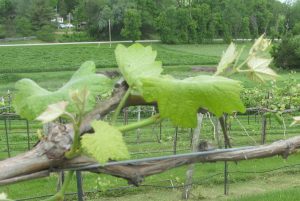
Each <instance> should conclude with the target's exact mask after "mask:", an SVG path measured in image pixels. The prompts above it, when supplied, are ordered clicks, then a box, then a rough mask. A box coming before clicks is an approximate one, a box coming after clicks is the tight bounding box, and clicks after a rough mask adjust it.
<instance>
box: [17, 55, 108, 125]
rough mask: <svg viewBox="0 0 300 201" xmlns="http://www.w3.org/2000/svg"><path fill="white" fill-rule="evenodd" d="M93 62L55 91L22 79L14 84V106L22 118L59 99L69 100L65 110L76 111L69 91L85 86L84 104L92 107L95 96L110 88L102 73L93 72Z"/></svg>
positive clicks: (88, 107)
mask: <svg viewBox="0 0 300 201" xmlns="http://www.w3.org/2000/svg"><path fill="white" fill-rule="evenodd" d="M95 71H96V66H95V64H94V62H91V61H88V62H85V63H83V64H82V66H81V67H80V68H79V69H78V70H77V71H76V72H75V73H74V75H73V76H72V78H71V79H70V81H69V82H67V83H66V84H65V85H64V86H63V87H61V88H60V89H58V90H57V91H53V92H51V91H48V90H46V89H44V88H42V87H40V86H39V85H38V84H36V83H35V82H34V81H32V80H30V79H22V80H20V81H18V82H17V83H16V85H15V88H16V90H17V92H16V94H15V98H14V102H13V105H14V108H15V109H16V112H17V113H18V114H19V115H20V116H22V117H23V118H27V119H29V120H33V119H35V118H36V117H37V116H38V115H40V114H41V113H42V112H43V111H45V110H46V108H47V106H48V105H50V104H54V103H57V102H60V101H67V102H69V105H68V108H67V111H68V112H76V111H77V110H76V106H75V104H74V102H73V101H72V100H71V98H70V96H69V93H70V92H71V91H74V90H77V89H78V90H82V89H84V88H86V89H87V90H88V91H89V93H90V95H89V97H88V100H87V104H86V111H89V110H91V109H92V108H93V106H94V104H95V96H96V95H99V94H103V93H108V92H109V91H111V90H112V87H113V85H112V84H113V83H112V81H111V80H110V79H109V78H107V77H106V76H104V75H97V74H95Z"/></svg>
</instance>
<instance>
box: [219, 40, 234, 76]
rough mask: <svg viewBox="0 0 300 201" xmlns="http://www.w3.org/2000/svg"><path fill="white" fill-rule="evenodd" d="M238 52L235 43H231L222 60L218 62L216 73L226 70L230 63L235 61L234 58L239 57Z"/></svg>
mask: <svg viewBox="0 0 300 201" xmlns="http://www.w3.org/2000/svg"><path fill="white" fill-rule="evenodd" d="M237 56H238V52H237V51H236V46H235V44H234V43H231V44H230V45H229V47H228V48H227V50H226V51H225V52H223V55H222V58H221V61H220V62H219V64H218V67H217V72H216V75H220V74H221V73H223V72H224V70H226V69H227V68H228V67H230V64H232V63H233V62H234V60H235V59H236V58H237Z"/></svg>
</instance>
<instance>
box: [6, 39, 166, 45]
mask: <svg viewBox="0 0 300 201" xmlns="http://www.w3.org/2000/svg"><path fill="white" fill-rule="evenodd" d="M135 42H137V43H159V42H160V40H137V41H135ZM116 43H133V41H132V40H123V41H93V42H70V43H27V44H3V45H0V47H22V46H49V45H85V44H98V45H101V44H116Z"/></svg>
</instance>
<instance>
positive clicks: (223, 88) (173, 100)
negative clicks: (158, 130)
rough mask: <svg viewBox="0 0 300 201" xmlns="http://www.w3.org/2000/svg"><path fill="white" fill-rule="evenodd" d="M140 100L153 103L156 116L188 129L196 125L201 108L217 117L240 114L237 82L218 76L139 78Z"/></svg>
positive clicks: (239, 87) (241, 110) (241, 107)
mask: <svg viewBox="0 0 300 201" xmlns="http://www.w3.org/2000/svg"><path fill="white" fill-rule="evenodd" d="M142 82H143V88H142V89H143V97H144V98H145V100H146V101H149V102H152V101H157V103H158V107H159V111H160V115H161V117H163V118H170V119H171V121H172V122H173V124H175V125H178V126H182V127H187V128H192V127H196V125H197V111H198V109H199V108H204V109H207V110H209V111H210V112H212V113H214V114H215V115H217V116H221V115H222V114H223V113H232V112H234V111H240V112H244V111H245V108H244V106H243V103H242V102H241V100H240V91H241V88H242V87H241V85H240V83H239V82H238V81H235V80H231V79H227V78H224V77H219V76H207V75H202V76H197V77H191V78H187V79H184V80H177V79H174V78H170V77H162V76H161V77H158V78H153V77H151V78H143V79H142Z"/></svg>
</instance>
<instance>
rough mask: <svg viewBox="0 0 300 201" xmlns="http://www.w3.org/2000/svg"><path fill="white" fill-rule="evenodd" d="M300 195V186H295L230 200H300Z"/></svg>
mask: <svg viewBox="0 0 300 201" xmlns="http://www.w3.org/2000/svg"><path fill="white" fill-rule="evenodd" d="M299 197H300V187H299V186H297V187H293V188H291V189H286V190H278V191H272V192H268V193H264V194H261V195H255V196H246V197H240V198H238V199H234V200H230V201H257V200H259V201H283V200H288V201H298V200H299Z"/></svg>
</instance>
